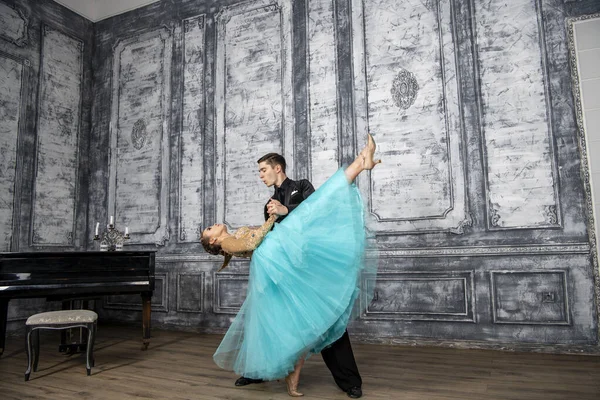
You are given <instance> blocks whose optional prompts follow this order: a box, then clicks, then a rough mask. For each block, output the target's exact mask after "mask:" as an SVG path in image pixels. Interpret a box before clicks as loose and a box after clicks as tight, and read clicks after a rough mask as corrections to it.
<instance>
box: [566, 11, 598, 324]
mask: <svg viewBox="0 0 600 400" xmlns="http://www.w3.org/2000/svg"><path fill="white" fill-rule="evenodd" d="M595 18H600V13H596V14H589V15H583V16H579V17H572V18H568V19H567V41H568V48H569V65H570V67H571V82H572V88H573V103H574V107H575V117H576V123H577V144H578V146H579V151H580V154H582V155H586V154H587V153H588V150H587V140H586V133H585V120H584V117H583V103H582V95H581V89H580V88H581V85H580V79H579V68H578V66H577V65H578V63H577V44H576V43H575V28H574V24H576V23H577V22H579V21H585V20H588V19H595ZM581 175H582V177H583V188H584V199H585V211H586V219H587V221H586V225H587V230H588V236H589V244H590V254H591V256H592V257H591V263H592V265H591V267H592V271H593V275H594V288H595V295H596V296H595V299H596V313H597V315H600V268H599V262H598V241H597V239H598V232H596V224H595V219H594V202H593V196H592V185H591V171H590V163H589V161H588V158H587V157H585V156H584V157H581ZM598 334H599V335H600V330H599V332H598Z"/></svg>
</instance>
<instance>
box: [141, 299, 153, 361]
mask: <svg viewBox="0 0 600 400" xmlns="http://www.w3.org/2000/svg"><path fill="white" fill-rule="evenodd" d="M151 301H152V292H150V293H142V307H143V309H142V329H143V336H142V350H148V345H149V344H150V323H151V320H150V319H151V315H152V306H151V304H150V302H151Z"/></svg>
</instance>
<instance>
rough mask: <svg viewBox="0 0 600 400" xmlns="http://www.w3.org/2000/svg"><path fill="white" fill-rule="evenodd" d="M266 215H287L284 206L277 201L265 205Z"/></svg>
mask: <svg viewBox="0 0 600 400" xmlns="http://www.w3.org/2000/svg"><path fill="white" fill-rule="evenodd" d="M267 213H269V215H273V214H277V215H287V214H288V209H287V207H286V206H284V205H283V204H281V203H280V202H279V201H278V200H273V199H271V200H270V201H269V203H268V204H267Z"/></svg>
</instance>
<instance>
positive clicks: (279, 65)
mask: <svg viewBox="0 0 600 400" xmlns="http://www.w3.org/2000/svg"><path fill="white" fill-rule="evenodd" d="M215 19H216V25H217V50H216V52H217V53H216V61H215V64H216V66H215V69H216V72H215V118H216V120H215V149H216V151H215V153H216V168H215V208H216V219H217V221H219V222H224V223H225V224H226V225H227V226H228V227H229V228H237V227H240V226H243V225H259V224H261V223H262V222H263V218H262V207H263V205H264V204H265V203H266V200H267V199H268V196H269V195H268V194H267V192H262V191H260V190H257V191H255V190H251V191H250V190H246V185H247V184H248V182H253V181H257V172H256V171H257V169H258V168H257V165H256V160H257V159H258V157H260V156H261V155H263V154H266V153H268V152H273V151H274V152H278V153H280V154H283V155H284V157H285V158H286V161H287V170H286V173H287V175H289V176H293V174H294V170H293V168H294V126H295V117H294V108H293V105H294V96H293V84H292V38H291V33H292V4H291V1H290V0H277V1H274V0H253V1H246V2H242V3H238V4H235V5H232V6H228V7H223V8H222V9H221V10H220V11H219V13H218V14H217V15H216V17H215Z"/></svg>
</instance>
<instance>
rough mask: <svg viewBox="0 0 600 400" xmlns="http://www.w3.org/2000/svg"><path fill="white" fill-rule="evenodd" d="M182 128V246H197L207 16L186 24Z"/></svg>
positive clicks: (200, 217) (201, 200) (201, 190)
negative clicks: (184, 244)
mask: <svg viewBox="0 0 600 400" xmlns="http://www.w3.org/2000/svg"><path fill="white" fill-rule="evenodd" d="M183 30H184V34H183V87H182V91H183V93H182V100H183V104H182V115H181V117H182V126H181V134H180V140H179V169H180V175H179V215H178V218H179V219H178V221H179V223H178V228H179V235H178V238H177V239H178V241H179V242H185V243H189V242H196V241H198V238H199V237H200V227H201V225H202V223H203V213H204V194H205V191H204V168H203V163H204V132H205V114H206V110H205V96H206V91H205V86H204V79H205V76H204V74H205V67H204V63H205V58H206V48H205V36H206V32H205V31H206V15H205V14H202V15H198V16H195V17H191V18H187V19H185V20H184V21H183Z"/></svg>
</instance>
